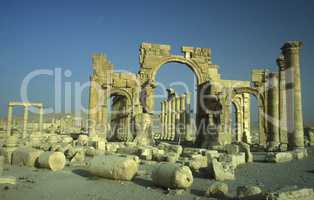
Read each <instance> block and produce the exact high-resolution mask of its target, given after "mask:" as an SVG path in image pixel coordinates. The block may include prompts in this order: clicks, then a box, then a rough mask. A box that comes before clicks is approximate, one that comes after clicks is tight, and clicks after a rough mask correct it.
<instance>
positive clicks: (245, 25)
mask: <svg viewBox="0 0 314 200" xmlns="http://www.w3.org/2000/svg"><path fill="white" fill-rule="evenodd" d="M313 19H314V1H310V0H298V1H296V0H285V1H279V0H278V1H273V0H264V1H258V0H256V1H253V0H247V1H244V0H243V1H242V0H238V1H231V0H230V1H224V0H219V1H218V0H217V1H210V0H195V1H185V0H177V1H174V0H158V1H157V0H154V1H152V0H143V1H137V0H132V1H122V0H115V1H104V0H102V1H101V0H98V1H97V0H91V1H79V0H76V1H70V0H67V1H58V0H54V1H45V0H40V1H39V0H38V1H33V0H24V1H23V0H20V1H17V0H1V1H0V69H1V73H0V94H1V98H0V115H1V116H6V112H7V108H6V106H7V102H8V101H10V100H20V91H19V90H20V85H21V83H22V80H23V79H24V77H25V76H26V75H27V74H28V73H30V72H31V71H33V70H35V69H51V70H53V69H54V68H62V70H63V71H65V70H70V71H71V72H72V76H71V77H63V81H65V82H69V83H72V84H74V82H75V81H79V82H86V81H88V80H89V75H90V74H91V69H92V68H91V55H92V54H93V53H95V52H104V53H106V54H107V56H108V57H109V59H110V60H111V62H112V63H113V64H114V65H115V69H122V70H128V71H132V72H137V70H138V68H139V58H138V55H139V51H138V49H139V45H140V43H141V42H153V43H165V44H170V45H172V49H173V50H172V52H173V53H175V54H178V53H180V47H181V46H182V45H186V46H195V47H209V48H211V49H212V56H213V63H215V64H218V65H219V66H220V73H221V74H222V78H223V79H245V80H249V79H250V70H251V69H252V68H254V67H263V68H264V67H266V68H270V69H273V70H276V65H275V59H276V57H277V56H278V54H279V53H280V47H281V46H282V44H283V43H284V42H285V41H288V40H302V41H304V44H305V45H304V48H303V49H302V59H301V62H302V68H301V70H302V84H303V85H302V89H303V102H304V116H305V120H306V121H312V120H311V119H314V106H312V101H313V100H314V98H313V97H314V93H313V89H312V87H313V83H314V81H313V78H312V76H313V74H314V67H313V65H314V37H313V35H314V28H313V24H314V23H313ZM167 66H168V65H167ZM177 69H178V66H175V67H171V64H169V67H163V68H162V69H161V70H160V72H159V73H158V80H161V81H163V79H169V74H175V75H176V79H180V80H190V76H191V74H192V72H191V71H189V69H187V68H186V69H184V70H182V72H180V71H178V70H177ZM163 77H166V78H163ZM180 77H181V78H180ZM52 83H53V80H52V79H49V78H47V77H42V78H38V79H36V80H34V81H33V82H32V83H31V84H30V90H32V92H31V93H30V99H31V100H32V101H42V102H44V104H45V105H47V106H49V105H52V104H53V102H54V91H53V86H52ZM85 93H86V95H84V97H83V102H84V103H85V104H87V91H86V92H85ZM61 98H62V99H64V98H65V95H64V94H63V95H62V97H61ZM63 111H64V109H63Z"/></svg>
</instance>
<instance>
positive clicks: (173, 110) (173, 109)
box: [169, 98, 176, 141]
mask: <svg viewBox="0 0 314 200" xmlns="http://www.w3.org/2000/svg"><path fill="white" fill-rule="evenodd" d="M171 115H172V116H171V135H170V138H169V139H170V140H171V141H172V140H174V137H175V134H176V129H175V126H176V99H175V98H173V99H171Z"/></svg>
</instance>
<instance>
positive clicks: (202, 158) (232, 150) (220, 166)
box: [0, 134, 314, 200]
mask: <svg viewBox="0 0 314 200" xmlns="http://www.w3.org/2000/svg"><path fill="white" fill-rule="evenodd" d="M18 141H19V140H18V138H17V137H15V136H9V137H8V138H7V140H6V142H5V144H4V145H3V146H2V147H1V148H0V155H1V156H0V170H1V169H2V168H3V166H4V164H5V163H6V164H9V165H18V166H27V167H38V168H46V169H49V170H52V171H58V170H62V169H64V167H65V166H67V165H68V166H75V167H77V166H79V167H83V168H84V169H86V170H87V171H89V172H90V174H91V175H95V176H99V177H103V178H107V179H113V180H124V181H131V180H133V178H134V177H135V176H137V175H138V174H140V172H139V165H140V164H146V165H153V166H154V169H153V170H152V172H151V174H150V175H151V181H152V182H153V183H154V184H155V185H156V186H158V187H162V188H166V189H172V190H184V191H185V190H187V191H188V189H189V188H190V187H191V186H192V184H193V174H197V173H200V171H202V172H205V173H206V174H207V175H208V176H209V177H211V178H213V179H215V180H216V181H215V182H213V183H212V184H211V185H210V186H209V188H208V190H207V191H205V192H204V196H207V197H211V198H225V197H226V198H233V197H230V195H229V194H228V193H229V192H228V190H229V189H228V185H227V184H226V183H223V182H222V181H228V180H234V179H235V169H236V168H237V167H239V166H240V165H243V164H245V163H249V162H253V160H254V155H253V154H252V152H251V151H250V145H248V144H246V143H243V142H237V143H234V144H227V145H224V146H216V147H214V148H213V149H211V150H209V149H201V148H190V147H186V148H182V146H180V145H173V144H168V143H163V142H162V143H159V144H158V145H156V146H142V145H138V144H137V143H136V142H107V141H105V140H104V139H102V138H100V137H98V136H93V137H92V136H87V135H80V136H79V137H78V139H76V140H74V139H73V138H72V137H70V136H68V135H56V134H47V135H42V136H41V137H40V138H29V139H28V140H23V141H24V142H23V143H19V142H18ZM25 141H28V142H25ZM288 154H289V155H288ZM304 156H306V151H297V152H296V151H294V152H279V153H268V154H267V156H266V157H265V160H267V161H271V162H284V161H288V160H291V159H293V158H303V157H304ZM288 157H289V159H288ZM0 172H2V170H1V171H0ZM0 183H9V184H15V183H16V179H15V178H14V177H1V178H0ZM313 197H314V192H313V189H297V188H293V189H291V190H289V191H287V190H285V191H278V192H275V193H263V192H262V190H261V189H260V188H259V187H257V186H243V187H239V188H238V189H237V197H236V198H240V199H276V200H279V199H280V200H281V199H285V200H286V199H291V200H292V199H309V200H310V199H314V198H313Z"/></svg>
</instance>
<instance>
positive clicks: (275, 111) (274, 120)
mask: <svg viewBox="0 0 314 200" xmlns="http://www.w3.org/2000/svg"><path fill="white" fill-rule="evenodd" d="M269 80H270V88H269V90H270V115H271V118H270V124H269V125H270V134H271V135H270V136H271V137H270V138H271V142H272V145H274V146H276V145H278V144H279V143H280V140H279V88H278V75H277V74H276V73H269Z"/></svg>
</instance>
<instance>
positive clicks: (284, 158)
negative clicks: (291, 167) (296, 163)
mask: <svg viewBox="0 0 314 200" xmlns="http://www.w3.org/2000/svg"><path fill="white" fill-rule="evenodd" d="M291 160H293V154H292V153H291V152H279V153H268V154H267V157H266V161H268V162H275V163H282V162H289V161H291Z"/></svg>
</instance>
